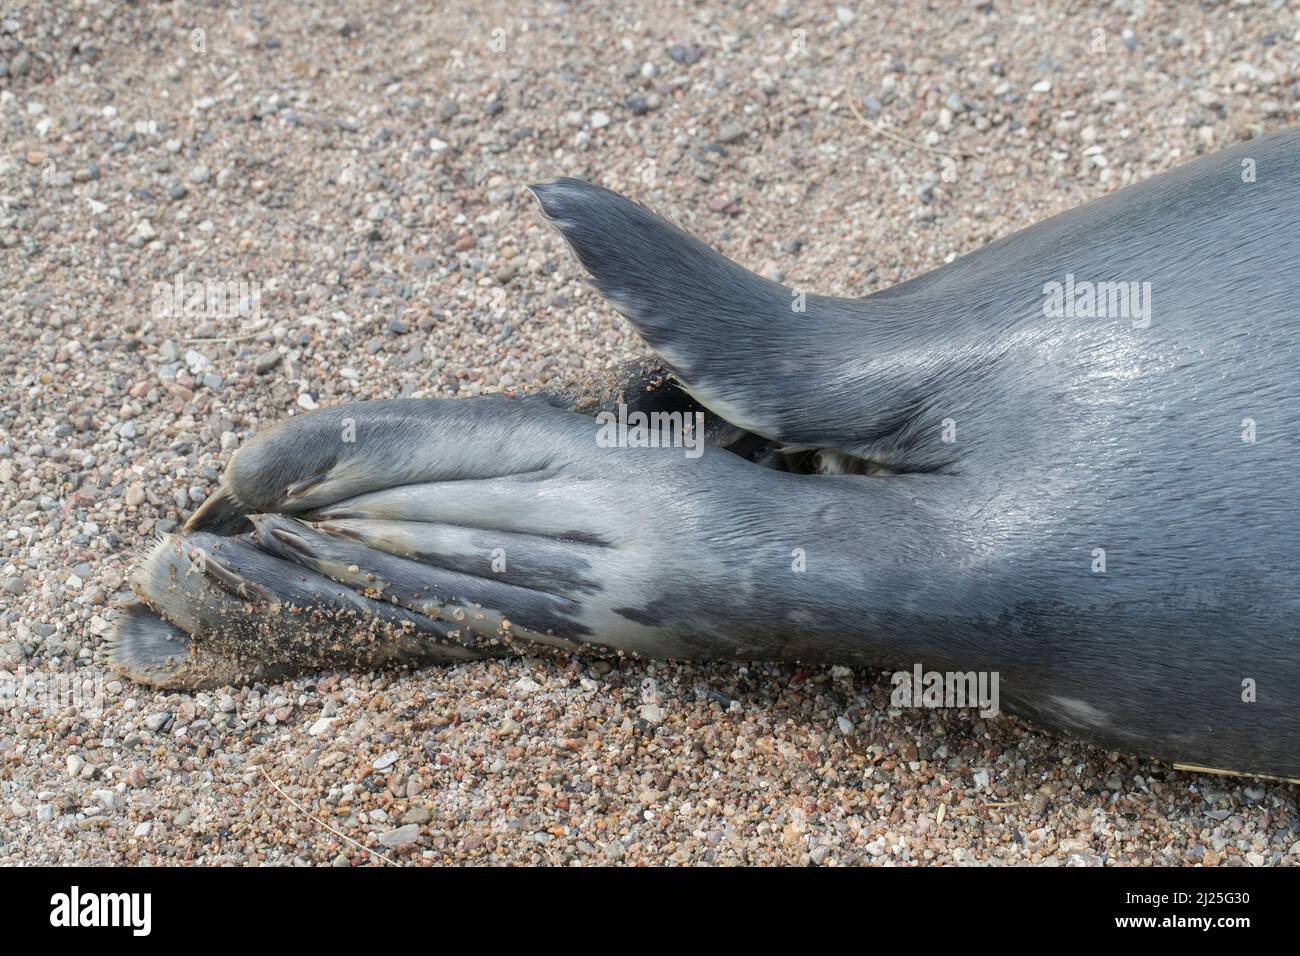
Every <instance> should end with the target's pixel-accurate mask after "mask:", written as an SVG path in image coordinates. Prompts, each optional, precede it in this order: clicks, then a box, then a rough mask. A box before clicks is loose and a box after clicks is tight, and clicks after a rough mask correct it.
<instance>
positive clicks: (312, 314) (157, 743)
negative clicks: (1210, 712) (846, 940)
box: [0, 0, 1300, 866]
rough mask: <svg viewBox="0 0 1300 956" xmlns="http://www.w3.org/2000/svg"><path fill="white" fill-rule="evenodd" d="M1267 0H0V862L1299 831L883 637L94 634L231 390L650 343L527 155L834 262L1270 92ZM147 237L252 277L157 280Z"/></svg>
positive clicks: (452, 374) (943, 844)
mask: <svg viewBox="0 0 1300 956" xmlns="http://www.w3.org/2000/svg"><path fill="white" fill-rule="evenodd" d="M1066 7H1068V8H1070V11H1071V12H1068V13H1067V12H1065V8H1066ZM1298 30H1300V21H1298V20H1297V17H1296V15H1295V13H1294V12H1290V11H1287V10H1285V9H1283V5H1281V4H1277V3H1268V2H1256V3H1254V4H1241V3H1222V4H1215V3H1202V4H1195V3H1172V4H1168V5H1162V4H1159V3H1154V2H1148V3H1138V2H1133V3H1129V2H1125V0H1117V2H1113V3H1075V4H1068V5H1067V4H1060V3H1056V2H1052V0H1041V2H1036V3H1019V4H1012V3H1008V2H1004V0H994V2H991V3H990V2H976V3H971V2H955V0H953V2H935V3H929V4H926V3H921V2H903V3H879V4H861V5H858V4H845V5H844V6H835V5H833V4H828V3H824V2H812V3H802V2H801V3H788V4H777V3H768V2H753V3H730V4H725V5H724V4H714V3H703V4H695V3H663V4H645V5H640V4H633V3H617V4H605V3H585V2H584V3H558V2H554V3H534V2H530V0H518V2H511V3H502V4H494V3H477V4H469V5H465V6H464V7H461V6H459V5H449V6H448V7H447V8H446V9H443V8H442V5H441V4H426V3H415V2H408V0H389V2H378V0H375V2H370V0H355V2H319V0H317V2H307V3H300V2H297V0H294V2H289V0H264V2H258V3H248V4H239V3H211V4H209V3H204V4H198V3H183V2H178V3H169V4H162V3H158V4H155V3H150V2H146V3H139V4H127V3H121V2H112V0H98V2H89V0H61V2H58V3H32V4H21V3H19V4H15V3H14V2H13V0H8V2H2V0H0V147H2V148H0V270H2V274H3V283H2V289H3V294H2V295H0V310H2V316H3V327H4V335H3V337H2V338H0V507H2V508H3V512H4V519H5V520H4V522H3V531H2V532H0V537H2V539H3V541H2V546H3V555H2V556H0V668H3V674H0V679H2V680H3V687H4V688H5V695H6V696H5V697H4V699H3V700H0V862H5V863H36V862H65V863H67V862H74V861H83V862H95V863H205V864H225V863H238V864H252V863H271V864H307V863H317V864H331V863H333V864H336V865H341V866H346V865H362V864H365V865H383V864H384V863H385V862H393V863H400V864H430V863H464V862H498V863H500V862H544V863H557V864H574V863H577V864H587V863H609V862H615V861H617V862H620V863H625V864H664V863H673V864H677V863H682V864H697V863H767V862H780V863H792V864H800V863H810V862H811V863H814V864H819V865H834V864H858V863H874V864H900V865H915V864H926V863H942V864H985V863H987V864H1039V865H1098V864H1153V863H1168V864H1200V865H1205V866H1215V865H1219V866H1231V865H1250V866H1267V865H1277V864H1294V863H1295V862H1296V861H1297V859H1300V814H1298V813H1297V807H1296V793H1297V791H1296V788H1294V787H1292V786H1288V785H1281V784H1271V783H1266V782H1261V781H1253V780H1237V779H1231V778H1224V777H1215V776H1200V775H1196V774H1190V773H1181V772H1176V771H1174V770H1172V769H1171V768H1169V767H1166V766H1163V765H1160V764H1157V763H1153V762H1150V761H1147V760H1141V759H1133V758H1129V757H1124V756H1120V755H1116V754H1109V753H1106V752H1103V751H1099V750H1096V749H1093V748H1090V747H1087V746H1083V745H1080V744H1078V743H1076V742H1072V741H1069V740H1065V739H1060V738H1056V737H1052V736H1049V735H1047V734H1044V733H1042V732H1039V731H1037V730H1035V729H1034V728H1031V727H1029V726H1026V725H1025V724H1023V723H1021V722H1019V721H1016V720H1014V719H1011V718H1006V717H1001V718H995V719H989V720H981V719H979V718H978V717H977V716H974V715H972V714H971V713H969V712H966V711H962V712H918V711H912V710H906V711H900V710H891V709H890V708H889V703H888V693H887V692H888V690H889V685H888V681H887V680H886V679H885V678H884V677H882V675H880V674H877V673H874V672H867V671H856V672H850V671H847V670H843V669H835V670H825V669H801V668H799V667H793V666H791V667H775V666H750V667H744V666H738V665H733V664H725V665H714V666H681V665H672V664H667V665H665V664H648V663H647V664H617V665H615V666H613V667H610V666H609V665H608V664H595V665H593V664H592V663H591V662H589V661H580V660H569V659H558V660H516V661H510V662H506V663H500V662H494V663H484V664H477V665H474V666H463V667H458V668H454V669H449V670H426V671H422V672H414V673H405V674H391V673H390V674H349V673H326V674H317V675H310V676H306V677H303V678H301V679H299V680H295V681H292V682H288V683H282V684H275V685H271V686H256V687H252V688H242V689H240V688H230V689H227V690H225V691H217V692H213V693H201V694H195V695H186V694H156V693H152V692H149V691H147V690H145V689H142V688H139V687H135V686H132V685H129V684H125V685H124V684H123V683H122V682H120V681H119V680H116V679H114V677H113V675H112V674H111V673H106V672H105V670H104V669H103V668H102V666H101V664H100V663H99V657H100V653H101V649H102V648H101V645H102V643H103V635H104V633H105V630H106V628H107V626H108V623H109V622H111V621H112V619H113V616H114V613H115V611H114V606H115V603H116V602H117V601H118V600H119V599H121V598H123V597H125V596H126V594H127V591H126V587H125V584H124V581H125V579H126V576H127V574H128V571H129V569H130V567H131V565H132V562H133V560H134V559H135V557H136V556H137V554H138V551H139V548H140V547H141V545H142V544H143V543H144V542H146V541H147V540H148V538H149V536H150V535H151V534H152V533H153V532H155V531H165V530H168V529H171V528H174V527H175V526H176V524H177V522H178V521H180V520H182V519H183V517H184V516H185V515H186V514H187V513H188V512H189V511H190V510H192V508H193V507H194V506H195V505H196V503H197V502H199V501H201V500H202V499H203V498H204V497H205V495H206V494H207V493H208V492H209V491H210V490H211V489H212V488H213V486H214V484H215V481H216V479H217V476H218V474H219V471H220V469H221V468H222V466H223V464H224V462H225V460H226V459H227V457H228V456H229V454H230V452H231V450H232V449H234V448H236V447H238V445H239V444H240V442H241V441H243V440H245V439H246V438H247V437H248V436H249V435H250V434H252V433H253V432H254V431H256V430H257V429H259V428H261V427H264V426H266V425H268V424H270V423H273V422H275V421H277V420H279V419H281V418H283V417H285V416H287V415H291V414H295V413H298V412H300V411H301V410H302V409H303V408H310V407H313V406H315V405H318V404H319V405H324V404H330V403H338V402H345V401H351V400H356V399H362V398H372V397H382V396H396V395H399V394H400V395H420V396H428V395H473V394H476V393H479V392H484V391H494V390H501V389H507V390H510V389H525V388H528V389H531V388H536V387H539V386H542V385H544V384H546V383H547V382H548V381H550V380H552V379H554V378H557V377H561V376H563V375H565V374H566V373H568V372H569V371H570V370H572V369H573V368H575V367H579V366H588V367H600V366H603V365H609V364H612V363H615V362H618V361H620V360H623V359H626V358H628V357H630V356H632V355H634V354H637V352H638V349H639V345H638V343H637V341H635V340H634V339H633V337H632V336H631V335H630V333H629V332H628V330H627V329H626V328H625V327H624V326H623V325H621V324H620V320H619V319H618V317H617V315H616V314H615V313H614V312H613V311H612V310H611V309H609V308H608V307H607V306H605V305H604V304H603V303H602V302H600V301H599V300H598V298H597V297H596V295H595V293H594V292H593V291H591V290H589V289H588V288H587V287H585V286H584V285H583V284H582V282H581V280H580V278H579V274H578V270H577V268H576V267H575V266H574V264H573V263H572V262H571V261H570V259H569V257H568V255H567V254H566V253H565V252H564V251H563V249H562V248H561V245H560V240H559V239H558V237H557V236H555V235H554V234H553V233H552V232H551V231H550V230H549V229H547V228H546V227H545V226H543V225H542V224H541V223H540V222H539V220H538V218H537V216H536V214H535V212H534V210H533V208H532V205H531V200H530V199H529V198H528V196H527V195H526V193H525V191H524V190H523V189H522V188H521V184H522V183H524V182H528V181H531V180H535V179H540V178H547V177H550V176H554V175H572V176H579V177H584V178H590V179H594V180H597V181H599V182H601V183H603V184H605V185H608V186H611V187H614V188H617V189H621V190H624V191H627V192H629V193H631V194H632V195H634V196H637V197H639V198H641V199H643V200H645V201H647V202H650V203H651V204H653V205H654V206H655V207H656V208H658V209H660V210H661V211H664V212H666V213H668V214H670V215H671V216H673V217H675V218H676V219H677V220H678V221H680V222H681V223H682V224H683V225H685V226H686V227H687V228H689V229H691V230H693V231H695V232H696V233H698V234H699V235H701V236H702V237H704V238H706V239H707V240H708V241H710V242H713V243H715V244H716V245H718V246H719V247H721V248H722V249H723V250H724V251H725V252H726V253H728V254H729V255H731V256H732V257H734V258H736V259H738V260H740V261H741V262H743V263H745V264H747V265H749V266H751V267H753V268H756V269H759V270H761V271H763V272H765V273H767V274H769V275H773V276H777V277H780V278H782V279H783V280H784V281H785V282H787V283H790V284H792V285H797V286H800V287H806V288H809V289H816V290H818V291H822V292H828V293H839V294H862V293H865V292H868V291H871V290H873V289H877V288H880V287H883V286H887V285H890V284H892V283H894V282H896V281H898V280H900V279H902V278H905V277H908V276H911V275H915V274H917V273H918V272H920V271H923V270H925V269H927V268H930V267H933V266H935V265H938V264H940V263H942V262H944V261H945V260H947V259H949V258H951V257H954V256H957V255H959V254H962V253H964V252H968V251H970V250H973V249H975V248H977V247H978V246H979V245H981V244H982V243H984V242H986V241H988V240H990V239H994V238H996V237H998V236H1001V235H1003V234H1005V233H1006V232H1008V231H1010V230H1013V229H1015V228H1018V227H1020V226H1024V225H1028V224H1030V223H1032V222H1034V221H1035V220H1038V219H1040V218H1042V217H1045V216H1047V215H1049V214H1051V213H1055V212H1058V211H1060V210H1063V209H1066V208H1068V207H1070V206H1073V205H1075V204H1077V203H1079V202H1082V201H1084V200H1086V199H1088V198H1090V197H1093V196H1096V195H1098V194H1100V193H1103V192H1105V191H1106V190H1108V189H1112V188H1115V187H1118V186H1120V185H1122V184H1125V183H1129V182H1132V181H1135V180H1138V179H1141V178H1143V177H1145V176H1148V175H1150V174H1152V173H1155V172H1158V171H1160V170H1163V169H1166V168H1168V167H1170V166H1172V165H1174V164H1175V163H1177V162H1179V161H1180V160H1182V159H1186V158H1188V157H1191V156H1193V155H1195V154H1197V153H1200V152H1203V151H1205V150H1210V149H1215V148H1219V147H1222V146H1225V145H1228V144H1230V143H1233V142H1235V141H1237V140H1239V139H1241V138H1243V137H1250V136H1254V135H1258V134H1259V133H1261V132H1264V131H1267V130H1270V129H1274V128H1278V127H1281V126H1285V125H1287V124H1289V123H1292V122H1294V116H1293V114H1294V113H1295V112H1296V110H1297V109H1300V83H1298V82H1297V80H1298V79H1300V77H1298V75H1297V63H1298V60H1297V40H1298V39H1300V37H1298V36H1297V31H1298ZM850 103H852V104H853V105H855V106H856V107H857V108H858V110H859V112H860V113H861V114H862V119H863V120H864V121H865V123H866V124H872V125H875V126H879V125H882V124H887V126H888V132H879V131H877V130H875V129H873V128H870V127H869V126H868V125H864V122H860V121H859V119H858V118H856V117H855V116H854V114H853V113H852V112H851V110H850V109H849V105H850ZM927 147H928V148H927ZM944 154H947V156H950V157H952V158H951V159H947V158H945V155H944ZM178 274H179V275H181V276H182V277H183V281H189V282H205V281H206V282H209V283H223V282H227V281H230V282H238V281H241V280H242V281H244V282H246V283H255V284H256V285H255V286H252V285H250V286H248V289H247V292H246V294H242V295H241V294H239V292H238V289H237V288H236V289H235V293H236V294H235V295H234V296H232V299H231V302H230V303H227V309H226V311H225V312H224V313H223V312H221V310H220V309H219V308H214V309H213V312H214V313H216V314H212V315H201V316H193V315H190V316H187V315H185V314H184V310H181V314H179V315H177V314H170V315H168V314H161V312H162V310H161V308H160V306H159V304H158V301H157V295H156V290H155V286H154V284H155V283H157V282H174V281H175V277H176V276H177V275H178ZM254 289H255V290H256V294H255V295H254V291H253V290H254ZM241 312H242V314H240V313H241ZM882 533H888V529H882ZM648 680H649V681H653V682H654V683H653V686H652V687H647V686H646V685H645V682H646V681H648ZM647 705H648V706H647Z"/></svg>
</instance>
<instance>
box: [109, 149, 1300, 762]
mask: <svg viewBox="0 0 1300 956" xmlns="http://www.w3.org/2000/svg"><path fill="white" fill-rule="evenodd" d="M1298 147H1300V134H1298V133H1297V132H1295V131H1286V132H1282V133H1279V134H1276V135H1273V136H1270V137H1266V138H1264V139H1260V140H1256V141H1251V142H1246V143H1242V144H1240V145H1238V146H1236V147H1234V148H1232V149H1229V150H1227V151H1225V152H1221V153H1218V154H1216V155H1212V156H1207V157H1201V158H1198V159H1196V160H1194V161H1191V162H1188V163H1185V164H1183V165H1181V166H1179V167H1177V168H1175V169H1173V170H1172V171H1169V172H1166V173H1164V174H1162V175H1159V176H1156V177H1154V178H1152V179H1149V180H1147V181H1145V182H1142V183H1139V184H1137V185H1134V186H1130V187H1128V188H1125V189H1121V190H1118V191H1116V192H1113V193H1111V194H1109V195H1106V196H1104V197H1102V198H1099V199H1097V200H1095V201H1093V202H1090V203H1087V204H1086V205H1084V206H1081V207H1079V208H1076V209H1074V210H1072V211H1069V212H1066V213H1064V214H1062V215H1059V216H1056V217H1054V218H1051V219H1048V220H1046V221H1044V222H1041V223H1039V224H1037V225H1034V226H1031V227H1030V228H1027V229H1024V230H1022V231H1020V232H1017V233H1015V234H1013V235H1011V236H1008V237H1006V238H1004V239H1002V240H1000V241H997V242H994V243H992V244H991V245H988V246H986V247H984V248H982V249H979V250H978V251H975V252H973V253H971V254H969V255H966V256H964V257H962V258H959V259H957V260H955V261H954V262H952V263H950V264H948V265H945V266H943V267H942V268H938V269H935V270H934V271H932V272H929V273H926V274H924V275H922V276H919V277H917V278H914V279H912V280H910V281H907V282H903V283H902V284H900V285H897V286H894V287H892V288H889V289H885V290H883V291H880V292H877V293H875V294H872V295H868V296H865V297H863V298H836V297H829V296H819V295H815V294H812V293H804V292H802V291H800V290H796V289H790V288H787V287H785V286H782V285H780V284H778V283H775V282H771V281H768V280H767V279H764V278H761V277H759V276H757V275H755V274H754V273H752V272H750V271H748V270H746V269H745V268H743V267H742V266H740V265H738V264H737V263H735V262H733V261H731V260H730V259H727V258H726V257H724V256H723V255H721V254H720V253H718V252H717V251H715V250H714V249H712V248H710V247H709V246H707V245H705V244H704V243H703V242H701V241H699V240H698V239H696V238H694V237H692V236H690V235H688V234H686V233H685V232H683V231H682V230H680V229H678V228H677V227H675V226H673V225H671V224H670V223H668V222H666V221H665V220H664V219H662V218H661V217H659V216H658V215H656V214H654V213H653V212H652V211H650V210H649V209H647V208H645V207H644V206H641V205H638V204H637V203H635V202H633V201H631V200H629V199H626V198H624V197H623V196H620V195H618V194H616V193H614V192H611V191H609V190H606V189H603V188H601V187H599V186H595V185H592V184H589V183H584V182H580V181H577V180H572V179H559V180H555V181H553V182H550V183H544V184H540V185H537V186H534V187H532V190H533V193H534V195H535V196H536V198H537V201H538V203H539V204H540V207H541V210H542V213H543V215H544V216H545V217H546V219H547V220H548V221H549V222H550V223H551V224H552V225H553V226H554V227H555V228H556V229H558V230H559V232H560V233H561V235H562V236H563V237H564V239H565V240H566V241H567V243H568V244H569V246H570V247H571V248H572V250H573V252H574V253H575V254H576V256H577V259H578V261H579V262H580V263H581V265H582V267H583V269H584V270H585V271H586V273H587V275H588V276H589V278H590V280H591V281H592V282H593V283H594V284H595V286H596V288H597V289H599V291H600V292H601V293H602V295H603V296H604V297H605V299H606V300H608V301H609V302H610V303H611V304H612V305H613V307H614V308H615V309H617V310H618V311H619V312H620V313H622V315H624V316H625V317H626V318H627V320H628V321H629V322H631V323H632V325H633V326H634V327H635V328H636V330H637V331H638V332H639V333H640V335H641V336H642V337H643V338H644V340H645V341H646V343H647V344H648V345H649V346H650V348H651V349H653V351H654V352H655V353H656V354H657V356H658V357H659V358H660V359H661V360H662V363H661V364H659V363H654V362H643V363H638V364H636V365H634V366H632V367H629V368H625V369H622V370H618V371H617V372H615V373H612V374H606V375H594V376H592V377H591V379H590V380H589V381H587V382H585V383H580V384H578V385H577V386H575V387H573V388H572V389H570V390H568V391H567V392H561V393H559V394H552V395H542V396H534V397H527V398H522V399H512V398H506V397H486V398H479V399H467V400H402V401H376V402H364V403H360V404H355V405H346V406H341V407H336V408H329V409H325V410H321V411H317V412H313V413H309V414H306V415H302V416H300V417H296V418H292V419H290V420H288V421H286V422H284V423H283V424H281V425H279V426H277V427H275V428H273V429H271V430H269V431H267V432H265V433H263V434H260V435H258V436H256V437H255V438H254V439H253V440H252V441H251V442H250V443H248V444H247V445H246V446H245V447H244V448H242V449H241V450H240V451H238V452H237V453H236V454H235V455H234V456H233V458H232V460H231V461H230V463H229V467H228V469H227V471H226V474H225V477H224V479H223V481H222V484H221V487H220V489H219V491H218V492H217V493H216V494H215V495H214V496H213V497H212V498H210V499H209V500H208V501H207V502H206V503H205V504H204V505H203V507H202V508H201V509H200V510H199V511H198V512H197V513H196V514H195V515H194V516H193V517H192V518H191V520H190V521H189V522H188V524H187V525H186V526H185V528H184V529H183V530H182V531H181V532H180V533H178V534H175V535H170V536H166V537H164V538H163V539H162V540H161V541H159V542H158V543H157V544H156V546H155V547H154V549H153V551H152V552H151V553H150V555H149V556H148V558H147V559H146V561H145V562H144V564H143V566H142V568H141V569H140V571H139V572H138V573H137V574H136V575H135V578H134V588H135V591H136V592H137V594H138V595H139V598H140V603H138V604H135V605H132V606H130V607H128V608H125V609H124V610H123V611H122V613H121V616H120V619H119V622H118V624H117V630H116V637H115V643H114V655H115V659H116V661H117V662H118V664H119V666H121V667H122V668H123V669H124V670H125V672H126V673H127V674H129V675H130V676H131V677H133V678H135V679H136V680H140V681H144V682H147V683H154V684H161V685H164V686H195V685H197V684H200V683H204V682H209V683H211V682H224V681H233V680H242V679H248V678H249V675H257V674H273V673H288V672H292V671H295V670H300V669H303V668H310V667H319V666H358V667H361V666H380V665H386V664H390V663H395V662H408V663H425V662H428V663H437V662H454V661H460V660H467V659H473V658H476V657H482V656H489V655H497V654H507V653H512V652H517V651H518V649H520V648H521V647H531V648H556V649H559V650H561V651H563V652H569V651H578V650H582V651H591V652H611V653H625V654H635V655H642V656H650V657H672V658H725V659H765V660H798V661H805V662H812V663H837V664H850V665H864V666H876V667H898V668H911V667H912V666H913V664H914V662H924V664H925V666H926V667H927V668H931V667H933V668H940V669H946V670H953V671H958V672H970V671H977V672H994V673H997V674H998V675H1000V687H1001V697H1002V702H1003V705H1004V707H1005V709H1007V710H1010V711H1012V712H1014V713H1017V714H1020V715H1022V716H1024V717H1026V718H1027V719H1029V720H1031V721H1033V722H1036V723H1038V724H1040V725H1042V726H1044V727H1048V728H1052V729H1054V730H1057V731H1063V732H1067V733H1070V734H1075V735H1078V736H1080V737H1082V738H1085V739H1087V740H1089V741H1092V742H1095V743H1097V744H1100V745H1103V746H1105V747H1108V748H1110V749H1115V750H1120V751H1124V752H1130V753H1138V754H1143V755H1149V756H1153V757H1157V758H1161V759H1165V760H1169V761H1173V762H1175V763H1177V764H1181V765H1193V766H1198V767H1212V768H1222V769H1224V770H1229V771H1238V772H1245V773H1258V774H1269V775H1276V776H1282V777H1290V778H1294V777H1300V636H1298V635H1297V623H1298V622H1300V581H1298V580H1297V570H1298V569H1300V510H1298V509H1297V507H1296V501H1295V494H1296V487H1297V482H1296V475H1297V474H1298V473H1300V374H1298V373H1300V318H1298V317H1297V314H1296V309H1297V303H1300V233H1298V232H1297V225H1300V149H1298ZM1247 171H1249V172H1247ZM616 406H618V407H620V410H619V415H621V416H624V417H626V418H627V420H628V421H631V420H632V418H634V417H635V415H636V414H637V413H641V415H642V417H641V418H640V419H637V422H638V423H639V424H637V425H634V426H633V427H630V428H628V427H624V426H620V427H623V430H622V431H618V430H617V428H616V429H615V430H614V431H613V432H610V431H609V430H608V428H609V420H608V417H607V416H608V415H609V414H610V413H611V409H613V408H614V407H616ZM598 414H601V415H604V416H606V418H605V420H604V422H603V423H602V421H601V420H598V418H597V417H596V416H597V415H598ZM701 414H702V415H703V416H704V419H703V420H704V422H705V423H706V424H705V427H704V428H703V429H698V428H695V427H694V424H693V423H698V422H699V421H700V419H699V418H698V416H699V415H701ZM620 421H622V419H620ZM646 422H652V423H657V424H654V425H650V426H646V425H644V423H646ZM665 422H671V423H673V424H674V426H675V427H676V428H677V429H678V431H677V432H675V433H674V434H675V435H676V438H675V439H674V440H673V441H670V442H667V443H666V444H667V445H668V446H669V447H662V444H663V443H654V442H649V441H645V440H644V439H645V437H646V436H647V435H648V434H652V433H653V434H656V435H657V434H660V433H661V432H662V426H663V425H664V423H665ZM625 424H626V423H624V425H625ZM611 434H612V435H615V436H616V437H617V440H616V441H613V442H611V441H602V440H601V436H602V435H606V437H608V436H609V435H611ZM629 436H631V439H632V440H628V439H629ZM692 441H694V442H697V443H698V442H702V443H703V444H702V448H700V449H699V450H700V451H701V453H699V454H695V455H692V454H689V453H684V452H689V450H690V447H689V443H690V442H692ZM656 444H660V447H655V445H656ZM674 446H675V447H674ZM683 446H688V447H686V448H685V449H684V447H683Z"/></svg>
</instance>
